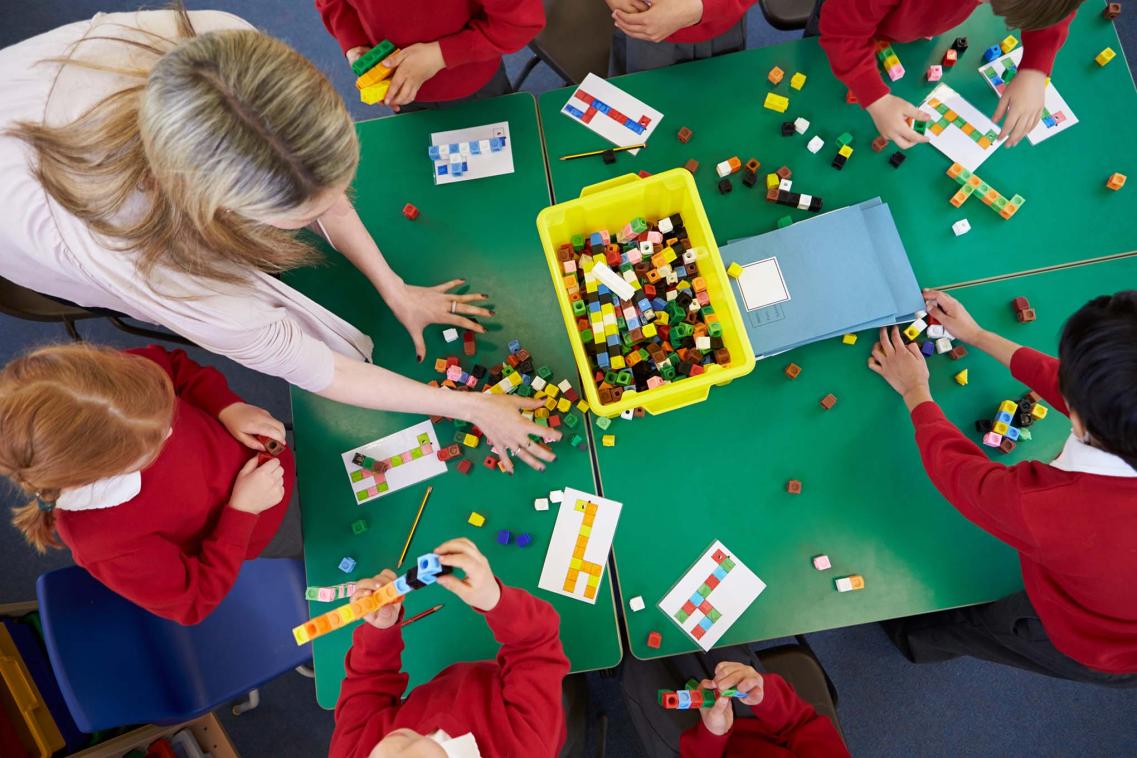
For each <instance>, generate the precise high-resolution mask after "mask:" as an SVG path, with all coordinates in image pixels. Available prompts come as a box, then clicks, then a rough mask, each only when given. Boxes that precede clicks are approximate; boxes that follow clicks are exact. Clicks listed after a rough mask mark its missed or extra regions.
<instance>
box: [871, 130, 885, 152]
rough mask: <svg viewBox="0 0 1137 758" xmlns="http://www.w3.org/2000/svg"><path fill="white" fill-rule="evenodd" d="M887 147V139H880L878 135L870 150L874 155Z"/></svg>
mask: <svg viewBox="0 0 1137 758" xmlns="http://www.w3.org/2000/svg"><path fill="white" fill-rule="evenodd" d="M886 147H888V138H887V137H881V136H880V135H879V134H878V135H877V138H876V139H874V140H873V141H872V149H873V152H874V153H879V152H880V151H881V150H884V148H886Z"/></svg>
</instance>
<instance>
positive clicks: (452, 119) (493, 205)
mask: <svg viewBox="0 0 1137 758" xmlns="http://www.w3.org/2000/svg"><path fill="white" fill-rule="evenodd" d="M496 121H508V122H509V127H510V135H511V138H512V142H513V160H514V166H515V169H516V170H515V172H514V173H513V174H511V175H506V176H498V177H490V178H487V179H482V180H478V181H471V182H465V183H460V184H452V185H446V186H441V187H435V186H434V184H433V182H432V180H431V164H430V161H429V159H428V158H427V156H426V148H427V146H428V145H429V144H430V134H431V132H435V131H443V130H449V129H456V128H462V127H468V126H478V125H481V124H487V123H493V122H496ZM358 128H359V135H360V141H361V143H362V146H363V157H362V162H361V164H360V168H359V174H358V179H357V181H356V185H355V191H356V193H357V195H356V207H357V208H358V210H359V215H360V216H361V217H362V218H363V220H364V222H365V223H366V224H367V226H368V228H369V229H370V230H371V233H372V234H373V236H374V237H375V240H376V241H377V242H378V243H379V246H380V248H381V249H382V250H383V253H384V255H385V256H386V257H387V260H388V261H390V263H391V265H392V267H394V269H395V270H396V271H398V272H400V274H401V275H402V276H403V277H404V278H405V279H407V281H409V282H412V283H416V284H427V285H429V284H436V283H439V282H442V281H446V280H447V279H450V278H454V277H465V278H467V280H468V281H469V282H470V283H471V285H472V286H474V287H477V288H478V290H481V291H485V292H488V293H489V294H490V295H491V297H492V303H493V304H494V308H495V310H496V312H497V316H496V318H495V319H493V321H494V322H496V323H497V324H500V328H497V327H494V326H493V325H492V324H488V325H487V326H490V328H491V329H494V331H491V332H490V333H489V334H487V335H485V336H482V337H479V339H478V347H479V352H478V355H477V360H478V361H479V362H481V363H483V364H485V365H489V364H490V363H492V362H495V361H497V362H500V361H501V360H503V359H504V357H505V355H506V354H508V349H507V343H508V342H509V341H510V340H511V339H515V338H516V339H519V340H520V341H521V343H522V344H523V345H524V346H525V347H527V348H528V349H529V351H530V352H531V353H532V354H533V356H534V359H535V360H536V361H537V362H538V364H539V365H541V364H543V365H548V366H550V367H551V368H552V369H553V371H554V372H555V373H556V375H557V376H558V377H561V378H563V377H566V376H571V377H575V376H576V373H575V369H574V367H573V361H572V354H571V353H570V352H569V348H568V343H567V341H566V340H565V335H564V325H563V323H562V322H561V319H560V317H559V316H558V314H557V306H556V301H555V300H554V299H553V298H552V297H549V298H540V299H534V298H533V297H532V294H533V292H534V291H535V290H537V289H538V288H539V289H540V290H541V291H544V290H545V289H547V288H548V280H549V274H548V268H547V267H546V264H545V260H544V258H543V256H542V253H541V248H540V244H539V242H538V240H537V235H536V233H535V228H534V219H535V218H536V216H537V212H538V211H539V210H540V209H541V208H543V207H544V206H545V205H546V204H547V203H548V201H549V191H548V183H547V177H546V173H545V167H544V159H543V156H542V152H541V139H540V134H539V131H538V126H537V117H536V108H535V103H534V101H533V98H532V96H531V95H528V94H518V95H513V96H510V97H505V98H499V99H496V100H493V101H483V102H480V103H471V104H467V105H464V106H461V107H457V108H454V109H451V110H443V111H436V112H424V113H413V114H406V115H402V116H397V117H391V118H384V119H378V120H375V121H369V122H366V123H362V124H359V127H358ZM389 184H393V185H394V186H395V189H389V188H388V185H389ZM406 202H411V203H414V204H415V205H416V206H418V208H419V209H420V210H421V211H422V215H421V216H420V217H419V219H418V220H417V221H414V222H411V221H408V220H406V219H405V218H403V216H402V215H401V210H402V207H403V204H404V203H406ZM287 281H288V283H289V284H291V285H292V286H294V287H296V288H297V289H298V290H300V291H301V292H303V293H305V294H306V295H308V296H310V297H312V298H313V299H315V300H317V301H318V302H320V303H321V304H323V305H325V306H326V307H328V308H331V309H332V310H333V311H335V312H336V313H337V314H339V315H340V316H342V317H344V318H345V319H347V320H348V321H350V322H352V323H353V324H355V325H356V326H358V327H359V328H361V329H363V330H364V331H365V332H367V333H368V334H371V335H372V336H373V337H374V338H375V340H376V350H375V355H376V359H377V361H378V362H379V363H380V364H381V365H383V366H385V367H387V368H389V369H391V370H394V371H398V372H401V373H403V374H405V375H407V376H411V377H414V378H418V379H421V380H423V381H429V380H430V379H434V378H437V377H438V375H437V374H435V373H434V368H433V363H434V359H435V358H436V357H441V356H445V355H452V354H457V355H460V356H461V346H460V343H455V344H453V345H446V344H445V342H444V340H443V339H442V336H441V332H442V329H441V327H437V328H432V329H430V330H428V334H427V356H428V357H427V360H426V361H425V362H424V363H423V364H422V365H419V364H417V363H416V362H415V358H414V350H413V348H412V345H411V342H410V338H409V337H408V335H407V333H406V331H405V330H404V329H403V327H402V326H401V325H400V324H399V323H398V321H396V320H395V318H394V316H393V315H392V314H391V313H390V311H389V310H388V309H387V308H386V307H385V306H384V305H383V304H382V301H381V300H380V298H379V297H378V296H377V294H376V293H375V291H374V290H373V289H372V288H371V286H370V285H369V284H368V282H367V281H366V280H365V279H364V278H363V277H362V276H361V275H360V274H359V273H358V272H357V271H356V270H355V269H354V267H352V266H351V264H350V263H348V262H347V261H345V260H344V259H343V258H341V257H340V256H339V255H338V254H335V253H333V252H329V255H328V265H326V266H324V267H318V268H313V269H307V270H302V271H296V272H293V273H291V274H289V275H288V276H287ZM462 357H463V360H464V361H468V360H469V359H466V358H465V356H462ZM467 365H470V364H467ZM292 407H293V415H294V423H295V435H296V458H297V462H298V471H297V474H298V477H299V487H300V498H301V503H302V513H303V527H304V554H305V562H306V567H307V575H308V582H309V584H311V585H321V586H322V585H331V584H337V583H339V582H343V581H346V580H348V579H354V578H359V577H365V576H373V575H374V574H376V573H378V572H379V571H380V570H381V569H383V568H385V567H391V568H394V564H395V562H396V561H397V559H398V555H399V551H400V550H401V549H402V546H403V541H404V540H405V539H406V535H407V532H408V530H409V528H410V525H411V522H412V521H413V519H414V516H415V512H416V511H417V509H418V505H419V502H420V500H421V498H422V494H423V491H424V490H425V487H426V485H427V484H431V485H433V486H434V493H433V495H432V496H431V499H430V502H429V504H428V505H427V506H426V511H425V512H424V514H423V517H422V521H421V523H420V524H419V527H418V531H417V532H416V535H415V538H414V542H413V543H412V545H411V549H410V552H409V554H408V555H409V556H410V557H412V558H413V556H416V555H419V554H421V553H425V552H428V551H430V550H433V549H434V548H435V547H436V546H437V545H439V544H440V543H441V542H442V541H444V540H445V539H448V538H451V537H456V536H467V537H469V538H471V539H473V540H474V541H475V542H476V543H477V544H478V547H479V548H480V549H481V550H482V551H483V552H484V553H485V554H486V556H487V557H488V558H489V560H490V564H491V566H492V567H493V569H494V571H495V573H496V574H497V575H498V576H499V577H501V579H502V581H504V582H505V583H507V584H511V585H516V586H520V587H525V588H527V589H529V590H534V591H535V593H536V594H537V595H538V596H539V597H541V598H543V599H545V600H548V601H549V602H550V603H552V604H553V606H554V607H555V608H556V610H557V612H558V613H559V614H560V616H561V623H562V628H563V630H564V633H563V634H562V638H563V641H564V646H565V652H566V653H567V655H568V657H569V659H570V660H571V661H572V666H573V669H574V670H589V669H599V668H608V667H611V666H615V665H616V664H618V663H619V661H620V658H621V656H622V650H621V646H620V640H619V632H618V630H617V625H616V616H615V603H614V600H613V593H612V589H611V587H612V585H611V583H610V582H608V581H605V582H604V584H603V586H602V591H601V593H600V596H599V599H598V601H597V603H596V604H595V605H589V604H586V603H583V602H579V601H576V600H572V599H569V598H565V597H562V596H560V595H554V594H552V593H548V592H544V591H540V590H537V589H536V586H537V580H538V578H539V576H540V572H541V565H542V563H543V560H544V556H545V550H546V548H547V546H548V541H549V537H550V535H551V534H552V529H553V523H554V521H555V519H556V511H555V510H550V511H548V512H544V513H538V512H536V511H534V509H533V505H532V503H533V499H534V498H535V497H539V496H542V495H546V494H547V493H548V492H549V490H550V489H557V488H560V487H564V486H572V487H577V488H579V489H582V490H584V491H593V490H594V487H595V483H594V480H593V476H592V461H591V459H590V454H589V452H587V451H583V450H575V449H572V448H569V447H568V444H567V443H564V442H562V443H559V444H558V445H556V446H555V449H556V450H557V452H558V459H557V461H556V462H555V463H554V464H552V465H550V466H549V468H548V470H547V472H546V473H544V474H538V473H536V472H534V471H532V470H530V469H528V468H527V467H526V466H524V465H519V466H518V468H517V473H516V475H515V476H513V477H509V476H505V475H504V474H501V473H499V472H490V471H487V470H486V469H485V468H484V467H482V465H481V459H482V457H484V455H485V454H486V453H487V452H488V451H487V449H486V445H485V444H484V443H483V444H482V445H481V447H480V448H479V449H478V450H475V451H470V452H469V453H468V455H467V457H470V458H472V459H473V460H474V462H475V468H474V470H473V471H472V473H471V474H470V475H469V478H467V477H465V476H463V475H461V474H459V473H458V472H456V471H451V472H449V473H448V474H446V475H443V476H440V477H435V478H434V479H431V480H429V481H428V482H425V483H423V484H422V485H416V486H413V487H409V488H406V489H404V490H401V491H399V492H396V493H394V494H392V495H389V496H387V497H384V498H381V499H379V500H376V501H372V502H370V503H367V504H365V505H362V506H359V505H356V504H355V502H354V499H353V497H352V492H351V488H350V486H349V483H348V481H347V475H346V474H345V472H344V467H343V463H342V462H341V459H340V454H341V453H342V452H343V451H345V450H349V449H351V448H353V447H356V446H358V445H361V444H364V443H366V442H370V441H372V440H375V439H378V438H379V437H383V436H385V435H387V434H390V433H392V432H395V431H398V430H399V429H403V428H405V427H407V426H410V425H412V424H415V423H418V422H419V421H421V420H422V417H421V416H413V415H407V414H395V413H380V412H375V411H367V410H361V409H358V408H353V407H350V406H346V405H341V404H338V403H334V402H331V401H328V400H324V399H323V398H320V397H318V396H316V395H313V394H310V393H308V392H304V391H301V390H296V389H293V391H292ZM436 430H437V431H438V434H439V438H440V440H442V441H447V440H448V439H449V438H452V437H453V434H454V428H453V424H452V423H450V422H448V421H443V422H441V423H439V424H437V425H436ZM479 453H480V454H479ZM472 510H476V511H478V512H480V513H482V514H484V515H485V516H486V517H487V522H486V525H485V527H483V528H481V529H476V528H474V527H472V526H470V525H469V524H467V523H466V519H467V516H468V515H469V513H470V511H472ZM361 516H362V517H364V518H365V519H367V521H368V522H369V525H370V529H369V531H367V532H366V533H365V534H364V535H362V536H358V537H357V536H355V535H353V534H352V531H351V528H350V524H351V522H352V521H354V520H356V519H358V518H360V517H361ZM502 528H507V529H510V530H512V531H514V532H524V531H528V532H530V533H532V534H533V535H534V537H535V538H536V541H535V542H534V543H533V544H532V545H531V546H529V547H527V548H519V547H516V546H515V545H510V546H502V545H499V544H497V542H496V541H495V535H496V533H497V530H498V529H502ZM343 556H352V557H354V558H356V559H357V560H358V562H359V565H358V567H357V568H356V570H355V571H353V572H352V573H351V574H350V575H345V574H343V573H341V572H340V571H339V569H338V568H337V564H338V563H339V561H340V558H341V557H343ZM436 603H445V605H446V607H445V608H444V609H443V610H442V611H441V612H439V613H438V614H436V615H435V616H433V617H430V618H428V619H424V620H423V621H420V622H418V623H416V624H413V625H411V626H409V627H407V628H406V630H405V632H404V638H405V640H406V645H407V653H406V654H405V655H404V658H403V668H404V670H405V671H406V672H407V673H408V674H409V675H410V680H411V681H410V683H411V685H412V686H414V685H415V684H417V683H419V682H422V681H425V680H427V679H430V678H431V677H433V676H434V675H435V674H436V673H437V672H438V671H439V670H441V669H442V668H444V667H445V666H447V665H449V664H451V663H454V662H456V661H463V660H480V659H486V658H492V657H493V656H494V655H495V653H496V651H497V649H498V645H497V643H496V642H495V641H494V639H493V637H492V635H491V634H490V631H489V628H488V626H487V625H486V623H485V621H484V620H483V619H482V618H481V617H480V616H478V615H477V614H476V613H475V612H474V611H472V610H470V609H469V608H468V607H467V606H465V605H464V604H463V603H462V602H461V601H460V600H459V599H458V598H457V597H455V596H453V595H451V594H450V593H448V592H446V591H445V590H442V589H439V588H425V589H423V590H422V591H420V592H414V593H412V594H411V595H410V596H409V597H408V599H407V601H406V605H407V614H408V615H410V614H413V613H416V612H418V611H420V610H423V609H425V608H429V607H430V606H432V605H434V604H436ZM333 607H334V605H333V604H326V603H312V605H311V610H312V612H313V614H316V613H322V612H324V611H327V610H330V609H331V608H333ZM354 626H355V625H352V627H350V628H351V629H354ZM350 641H351V633H350V632H349V631H345V630H339V631H337V632H334V633H332V634H330V635H327V636H326V637H323V638H320V639H318V640H316V641H315V643H314V650H313V652H314V656H315V667H316V695H317V700H318V701H319V703H320V705H322V706H323V707H325V708H331V707H333V706H334V705H335V702H336V699H337V697H338V696H339V689H340V682H341V681H342V679H343V675H344V669H343V658H344V654H345V653H346V652H347V649H348V647H349V645H350Z"/></svg>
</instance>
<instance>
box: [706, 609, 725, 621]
mask: <svg viewBox="0 0 1137 758" xmlns="http://www.w3.org/2000/svg"><path fill="white" fill-rule="evenodd" d="M707 618H709V619H710V620H711V621H718V620H719V619H721V618H722V614H721V613H719V612H718V611H716V610H715V609H714V608H711V612H710V613H708V614H707Z"/></svg>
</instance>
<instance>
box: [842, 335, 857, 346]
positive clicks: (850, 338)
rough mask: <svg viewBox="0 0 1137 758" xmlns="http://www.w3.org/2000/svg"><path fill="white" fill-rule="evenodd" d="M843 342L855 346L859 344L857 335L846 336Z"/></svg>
mask: <svg viewBox="0 0 1137 758" xmlns="http://www.w3.org/2000/svg"><path fill="white" fill-rule="evenodd" d="M841 342H843V343H844V344H846V345H855V344H857V335H855V334H846V335H845V336H844V337H842V338H841Z"/></svg>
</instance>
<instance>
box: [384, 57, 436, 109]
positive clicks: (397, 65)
mask: <svg viewBox="0 0 1137 758" xmlns="http://www.w3.org/2000/svg"><path fill="white" fill-rule="evenodd" d="M383 65H384V66H387V67H388V68H394V69H395V73H394V74H393V75H392V76H391V89H390V90H388V91H387V98H386V100H384V101H383V103H384V105H386V106H387V107H388V108H391V109H393V110H396V111H397V110H399V106H400V105H406V104H407V103H412V102H414V99H415V97H417V96H418V90H419V87H421V86H422V83H423V82H425V81H426V80H427V79H429V78H430V77H432V76H434V75H435V74H437V73H438V72H439V71H441V70H442V69H444V68H445V67H446V61H445V60H443V58H442V47H441V46H440V45H439V44H438V43H437V42H416V43H415V44H413V45H408V46H407V47H405V48H403V49H402V50H399V51H398V52H396V53H392V54H391V55H389V56H388V57H387V58H386V59H385V60H384V61H383Z"/></svg>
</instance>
